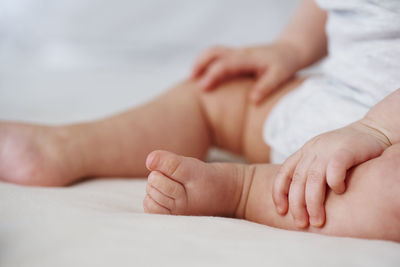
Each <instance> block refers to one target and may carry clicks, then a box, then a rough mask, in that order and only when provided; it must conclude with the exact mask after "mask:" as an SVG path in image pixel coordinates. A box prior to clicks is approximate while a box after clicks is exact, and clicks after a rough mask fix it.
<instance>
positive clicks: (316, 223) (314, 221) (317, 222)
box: [310, 217, 322, 227]
mask: <svg viewBox="0 0 400 267" xmlns="http://www.w3.org/2000/svg"><path fill="white" fill-rule="evenodd" d="M310 224H311V225H312V226H314V227H320V226H321V225H322V219H321V218H320V217H310Z"/></svg>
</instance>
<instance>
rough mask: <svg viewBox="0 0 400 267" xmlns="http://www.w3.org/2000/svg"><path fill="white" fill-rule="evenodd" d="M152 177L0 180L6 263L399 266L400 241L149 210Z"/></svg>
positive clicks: (0, 237)
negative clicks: (54, 184) (61, 182)
mask: <svg viewBox="0 0 400 267" xmlns="http://www.w3.org/2000/svg"><path fill="white" fill-rule="evenodd" d="M144 189H145V180H122V179H117V180H111V179H109V180H97V181H90V182H85V183H82V184H79V185H76V186H72V187H69V188H57V189H53V188H28V187H21V186H15V185H10V184H3V183H0V266H4V267H24V266H29V267H52V266H58V267H64V266H65V267H70V266H97V267H102V266H107V267H108V266H201V267H203V266H230V267H235V266H242V267H243V266H288V267H289V266H307V267H308V266H335V267H336V266H352V267H353V266H363V267H368V266H393V267H397V266H399V263H400V253H399V250H400V245H399V244H396V243H392V242H384V241H371V240H361V239H352V238H336V237H327V236H321V235H316V234H306V233H300V232H291V231H283V230H277V229H274V228H270V227H267V226H263V225H259V224H255V223H251V222H247V221H242V220H234V219H227V218H213V217H181V216H179V217H178V216H160V215H148V214H144V213H143V210H142V206H141V203H142V199H143V197H144Z"/></svg>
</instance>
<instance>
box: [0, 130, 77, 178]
mask: <svg viewBox="0 0 400 267" xmlns="http://www.w3.org/2000/svg"><path fill="white" fill-rule="evenodd" d="M64 145H65V144H64V143H63V140H62V138H60V136H59V135H57V134H56V131H55V130H54V129H53V128H51V127H44V126H36V125H30V124H21V123H5V122H3V123H0V180H2V181H6V182H10V183H16V184H24V185H40V186H62V185H66V184H68V183H71V182H72V181H73V179H74V178H75V177H74V176H75V175H76V174H74V172H73V170H74V168H75V167H74V166H72V164H71V163H72V162H71V161H70V160H68V158H67V157H66V151H65V149H64V148H65V146H64Z"/></svg>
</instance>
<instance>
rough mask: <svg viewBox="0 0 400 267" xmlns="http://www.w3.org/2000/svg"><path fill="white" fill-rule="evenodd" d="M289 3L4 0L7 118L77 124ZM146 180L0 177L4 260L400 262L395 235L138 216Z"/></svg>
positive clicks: (264, 27) (151, 88) (253, 38)
mask: <svg viewBox="0 0 400 267" xmlns="http://www.w3.org/2000/svg"><path fill="white" fill-rule="evenodd" d="M294 2H295V0H288V1H273V0H268V1H267V0H265V1H258V0H249V1H236V0H220V1H212V0H205V1H194V0H193V1H187V0H171V1H161V0H149V1H138V0H136V1H132V0H130V1H128V0H114V1H107V0H69V1H67V0H64V1H62V0H60V1H52V0H38V1H26V0H3V1H1V3H0V36H1V39H0V119H8V120H23V121H31V122H40V123H50V124H54V123H66V122H76V121H82V120H90V119H95V118H98V117H102V116H104V115H108V114H110V113H114V112H118V111H120V110H123V109H126V108H128V107H131V106H134V105H137V104H139V103H142V102H144V101H147V100H149V99H150V98H151V97H153V96H154V95H156V94H159V93H160V92H162V91H163V90H165V88H167V87H168V86H170V85H172V84H173V83H174V82H178V81H179V80H181V79H182V78H184V77H185V75H186V74H187V72H188V69H189V67H190V64H191V62H192V61H193V58H194V57H195V55H196V54H197V53H198V52H199V51H200V50H202V49H204V48H205V47H207V46H209V45H211V44H216V43H223V44H234V45H235V44H236V45H240V44H249V43H260V42H266V41H268V40H271V39H272V38H273V36H274V35H275V34H276V33H277V32H278V31H279V29H280V28H281V27H282V25H283V23H284V21H285V20H286V18H287V17H288V14H289V13H290V11H291V10H292V9H293V3H294ZM0 164H1V163H0ZM144 188H145V180H144V179H101V180H94V181H87V182H84V183H80V184H77V185H74V186H72V187H68V188H32V187H22V186H16V185H11V184H6V183H0V266H1V267H17V266H22V267H24V266H29V267H31V266H33V267H34V266H40V267H46V266H60V267H62V266H100V267H101V266H298V267H302V266H400V245H399V244H396V243H392V242H384V241H370V240H359V239H351V238H334V237H326V236H320V235H315V234H305V233H298V232H289V231H283V230H278V229H273V228H270V227H267V226H263V225H258V224H255V223H250V222H246V221H242V220H234V219H227V218H212V217H177V216H158V215H147V214H143V210H142V199H143V197H144Z"/></svg>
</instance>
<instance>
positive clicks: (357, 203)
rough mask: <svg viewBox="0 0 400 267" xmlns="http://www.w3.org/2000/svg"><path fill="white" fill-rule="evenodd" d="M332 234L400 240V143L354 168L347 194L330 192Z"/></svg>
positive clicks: (329, 228)
mask: <svg viewBox="0 0 400 267" xmlns="http://www.w3.org/2000/svg"><path fill="white" fill-rule="evenodd" d="M326 212H327V221H326V224H325V226H324V227H323V228H321V229H312V230H313V231H315V232H322V233H325V234H329V235H338V236H353V237H362V238H374V239H375V238H376V239H388V240H394V241H400V145H393V146H392V147H390V148H388V149H387V150H386V151H385V152H384V153H383V154H382V155H381V156H380V157H378V158H375V159H372V160H370V161H367V162H365V163H363V164H361V165H359V166H357V167H356V168H354V169H353V170H352V171H351V172H350V173H349V175H348V178H347V190H346V193H344V194H343V195H336V194H335V193H333V192H332V191H331V192H329V193H328V196H327V201H326Z"/></svg>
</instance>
